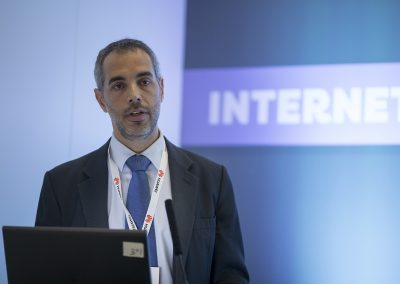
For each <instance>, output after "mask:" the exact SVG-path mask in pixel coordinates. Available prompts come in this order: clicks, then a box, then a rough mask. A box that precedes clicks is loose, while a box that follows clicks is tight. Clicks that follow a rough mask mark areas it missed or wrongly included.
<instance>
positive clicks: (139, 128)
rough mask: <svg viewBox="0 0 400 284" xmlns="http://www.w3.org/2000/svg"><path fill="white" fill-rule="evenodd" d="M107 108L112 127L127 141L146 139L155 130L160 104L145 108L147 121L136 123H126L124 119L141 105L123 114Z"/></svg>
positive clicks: (136, 105) (133, 106) (135, 105)
mask: <svg viewBox="0 0 400 284" xmlns="http://www.w3.org/2000/svg"><path fill="white" fill-rule="evenodd" d="M108 108H109V115H110V117H111V121H112V122H113V125H115V127H116V128H117V130H118V132H119V133H120V134H121V136H122V137H123V138H125V139H127V140H129V141H134V140H138V139H146V138H148V137H150V136H151V135H152V134H153V133H154V131H156V130H157V122H158V118H159V116H160V102H158V103H156V105H155V106H154V108H152V109H148V108H146V111H147V115H149V117H150V119H149V120H146V121H145V122H137V123H132V122H128V121H127V120H126V117H127V116H129V115H130V113H131V112H133V110H135V109H137V108H143V107H142V106H141V104H134V105H132V106H131V108H130V109H129V110H127V111H125V112H123V114H118V113H117V112H116V111H115V110H114V109H112V108H110V107H108ZM114 131H115V129H114Z"/></svg>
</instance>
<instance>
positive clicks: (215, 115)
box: [208, 91, 221, 125]
mask: <svg viewBox="0 0 400 284" xmlns="http://www.w3.org/2000/svg"><path fill="white" fill-rule="evenodd" d="M220 98H221V93H220V92H218V91H212V92H210V101H209V106H208V108H209V109H208V122H209V123H210V124H211V125H217V124H219V109H220Z"/></svg>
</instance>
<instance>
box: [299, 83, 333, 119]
mask: <svg viewBox="0 0 400 284" xmlns="http://www.w3.org/2000/svg"><path fill="white" fill-rule="evenodd" d="M330 105H331V99H330V97H329V94H328V92H327V91H326V90H324V89H320V88H310V89H304V90H303V123H306V124H311V123H314V122H316V123H320V124H326V123H329V122H331V115H330V113H329V108H330Z"/></svg>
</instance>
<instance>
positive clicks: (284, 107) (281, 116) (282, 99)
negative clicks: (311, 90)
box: [277, 89, 301, 124]
mask: <svg viewBox="0 0 400 284" xmlns="http://www.w3.org/2000/svg"><path fill="white" fill-rule="evenodd" d="M300 97H301V93H300V89H282V90H279V92H278V109H277V111H278V114H277V115H278V118H277V120H278V123H281V124H299V123H300V102H299V100H300Z"/></svg>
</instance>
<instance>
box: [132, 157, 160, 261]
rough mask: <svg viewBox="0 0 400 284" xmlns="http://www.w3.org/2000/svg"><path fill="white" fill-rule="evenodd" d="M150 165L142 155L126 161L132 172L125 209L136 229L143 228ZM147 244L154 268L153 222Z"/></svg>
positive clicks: (147, 201)
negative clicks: (147, 172) (147, 173)
mask: <svg viewBox="0 0 400 284" xmlns="http://www.w3.org/2000/svg"><path fill="white" fill-rule="evenodd" d="M150 163H151V162H150V160H149V159H147V158H146V157H145V156H143V155H140V156H138V155H134V156H132V157H130V158H129V159H128V160H127V161H126V165H127V166H128V167H129V168H130V169H131V171H132V179H131V182H130V183H129V188H128V197H127V199H126V208H127V209H128V210H129V212H130V213H131V215H132V217H133V220H134V221H135V224H136V227H137V228H138V229H141V228H142V226H143V223H144V219H145V217H146V212H147V208H148V207H149V203H150V190H149V182H148V180H147V175H146V170H147V168H148V167H149V165H150ZM126 225H127V224H126ZM147 243H148V247H149V262H150V266H151V267H156V266H158V265H157V250H156V236H155V231H154V222H153V224H152V226H151V229H150V232H149V234H148V235H147Z"/></svg>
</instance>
